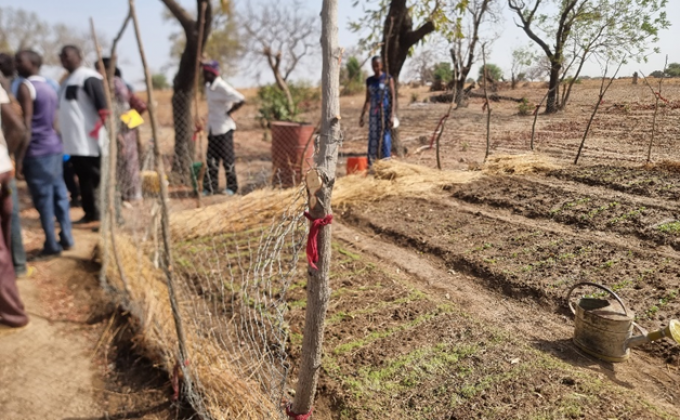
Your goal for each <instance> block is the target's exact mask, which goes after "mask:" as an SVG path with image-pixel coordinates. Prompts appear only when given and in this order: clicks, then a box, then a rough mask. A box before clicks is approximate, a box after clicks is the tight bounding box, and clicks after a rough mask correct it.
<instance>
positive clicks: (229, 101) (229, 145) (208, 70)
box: [203, 61, 245, 195]
mask: <svg viewBox="0 0 680 420" xmlns="http://www.w3.org/2000/svg"><path fill="white" fill-rule="evenodd" d="M203 78H204V79H205V97H206V99H207V101H208V152H207V154H206V160H207V164H208V170H207V171H206V174H205V177H204V180H203V195H211V194H215V193H216V192H217V191H218V189H219V178H218V174H219V169H220V160H221V161H222V164H223V165H224V170H225V172H226V175H227V188H226V189H225V190H224V194H226V195H234V194H236V192H237V191H238V180H237V179H236V154H235V153H234V130H236V123H235V122H234V120H233V119H232V118H231V114H232V113H233V112H234V111H236V110H237V109H239V108H241V107H242V106H243V104H244V103H245V98H244V97H243V95H241V94H240V93H239V92H237V91H236V90H235V89H234V88H233V87H231V86H230V85H229V84H228V83H227V82H225V81H224V79H222V78H221V77H220V66H219V64H218V63H217V61H208V62H204V63H203Z"/></svg>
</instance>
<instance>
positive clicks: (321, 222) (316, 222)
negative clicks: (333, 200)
mask: <svg viewBox="0 0 680 420" xmlns="http://www.w3.org/2000/svg"><path fill="white" fill-rule="evenodd" d="M305 217H306V218H307V219H308V220H309V221H310V222H312V224H311V226H310V227H309V236H308V237H307V262H308V263H309V265H310V266H311V267H312V268H314V269H316V263H317V261H319V248H318V245H317V239H318V236H319V230H321V228H322V227H323V226H326V225H330V224H331V223H332V222H333V215H332V214H329V215H328V216H326V217H324V218H323V219H315V218H313V217H312V215H311V214H309V212H305Z"/></svg>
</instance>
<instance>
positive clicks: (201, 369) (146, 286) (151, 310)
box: [107, 235, 278, 420]
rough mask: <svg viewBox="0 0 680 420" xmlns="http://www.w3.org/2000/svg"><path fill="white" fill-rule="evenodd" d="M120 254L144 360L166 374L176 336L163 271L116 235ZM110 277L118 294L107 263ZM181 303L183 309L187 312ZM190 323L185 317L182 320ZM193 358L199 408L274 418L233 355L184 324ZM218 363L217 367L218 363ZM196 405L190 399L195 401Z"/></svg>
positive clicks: (118, 283) (228, 415) (217, 414)
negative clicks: (148, 360) (234, 362)
mask: <svg viewBox="0 0 680 420" xmlns="http://www.w3.org/2000/svg"><path fill="white" fill-rule="evenodd" d="M116 244H117V249H118V255H119V257H120V261H121V264H122V266H123V267H124V270H125V272H126V273H127V276H126V277H127V281H128V286H129V290H130V295H129V303H128V309H129V310H130V312H131V313H132V314H133V315H134V317H133V318H134V319H135V320H136V321H137V322H138V325H135V326H134V327H135V330H136V331H137V337H136V339H135V343H136V347H137V348H138V349H140V351H143V352H144V354H145V356H146V357H148V358H149V359H150V360H152V361H153V362H154V364H156V365H158V366H161V367H162V368H164V369H165V370H166V371H167V372H173V370H174V368H175V365H176V364H177V362H178V359H177V349H178V344H177V334H176V332H175V325H174V322H173V317H172V311H171V308H170V301H169V298H168V289H167V286H166V281H165V276H164V274H163V272H162V271H161V270H159V269H157V268H156V267H155V266H154V265H153V264H152V262H151V260H149V259H148V258H145V257H144V256H143V255H141V254H140V252H139V248H138V247H137V246H136V245H135V243H134V242H133V241H132V240H131V238H127V237H124V236H122V235H121V236H117V237H116ZM107 278H108V280H109V282H111V284H112V285H113V286H114V287H116V288H117V289H118V290H124V286H123V281H122V279H121V278H120V275H119V272H118V270H117V268H116V266H115V265H114V264H109V266H108V269H107ZM188 304H189V302H181V303H180V305H181V306H182V308H181V311H182V312H183V313H185V314H186V313H188V311H187V307H186V305H188ZM183 318H184V319H185V320H187V317H186V316H185V317H183ZM185 334H186V336H187V346H188V351H189V354H190V356H191V357H192V359H191V360H189V361H188V362H189V366H188V369H189V371H190V372H191V374H192V375H193V378H194V383H197V384H199V387H197V388H198V390H199V393H200V397H199V398H200V401H199V404H195V405H194V406H195V407H197V408H199V409H200V408H201V407H202V409H203V410H205V411H206V412H207V413H209V414H210V416H211V418H214V419H225V420H226V419H263V418H276V416H277V415H278V414H277V412H278V409H277V408H276V407H274V406H273V405H272V403H271V402H270V401H269V399H268V398H267V397H266V396H265V395H263V394H262V393H258V392H257V391H256V390H257V389H259V386H258V385H256V384H254V383H251V382H250V381H248V380H246V379H243V378H239V377H237V376H236V375H235V372H237V370H236V369H234V368H233V366H234V365H233V363H231V360H232V359H231V357H238V355H234V356H232V355H230V354H227V352H225V351H224V350H223V349H221V348H219V347H218V346H217V345H216V344H215V343H214V342H213V341H212V340H211V339H210V336H209V335H207V336H206V335H203V334H199V331H197V330H196V329H195V328H192V327H191V325H185ZM216 361H219V363H216ZM194 402H195V401H192V403H194Z"/></svg>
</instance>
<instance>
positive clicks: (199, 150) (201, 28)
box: [191, 2, 208, 207]
mask: <svg viewBox="0 0 680 420" xmlns="http://www.w3.org/2000/svg"><path fill="white" fill-rule="evenodd" d="M206 10H208V3H205V2H204V3H201V12H200V18H199V20H198V39H199V42H198V48H196V76H195V77H194V123H198V121H199V118H200V117H199V115H198V80H199V79H200V78H201V76H200V74H199V73H200V69H201V56H202V55H203V42H201V40H202V39H203V33H204V32H205V12H206ZM196 136H197V138H196V145H195V146H198V147H196V157H195V158H194V159H198V161H199V162H201V170H200V171H198V176H197V177H196V204H197V205H198V207H201V195H202V194H203V176H204V175H205V169H206V168H205V166H206V163H207V162H206V161H205V159H204V157H203V132H202V130H201V132H199V133H196ZM193 171H194V168H193V166H192V168H191V176H194V172H193Z"/></svg>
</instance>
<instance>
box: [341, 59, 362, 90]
mask: <svg viewBox="0 0 680 420" xmlns="http://www.w3.org/2000/svg"><path fill="white" fill-rule="evenodd" d="M340 84H341V85H342V91H341V92H340V94H341V95H356V94H357V93H359V92H361V91H363V90H364V88H365V86H366V72H365V71H363V70H361V63H359V60H358V59H357V58H356V57H354V56H352V57H350V58H349V59H348V60H347V64H345V67H343V68H342V69H340Z"/></svg>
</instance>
